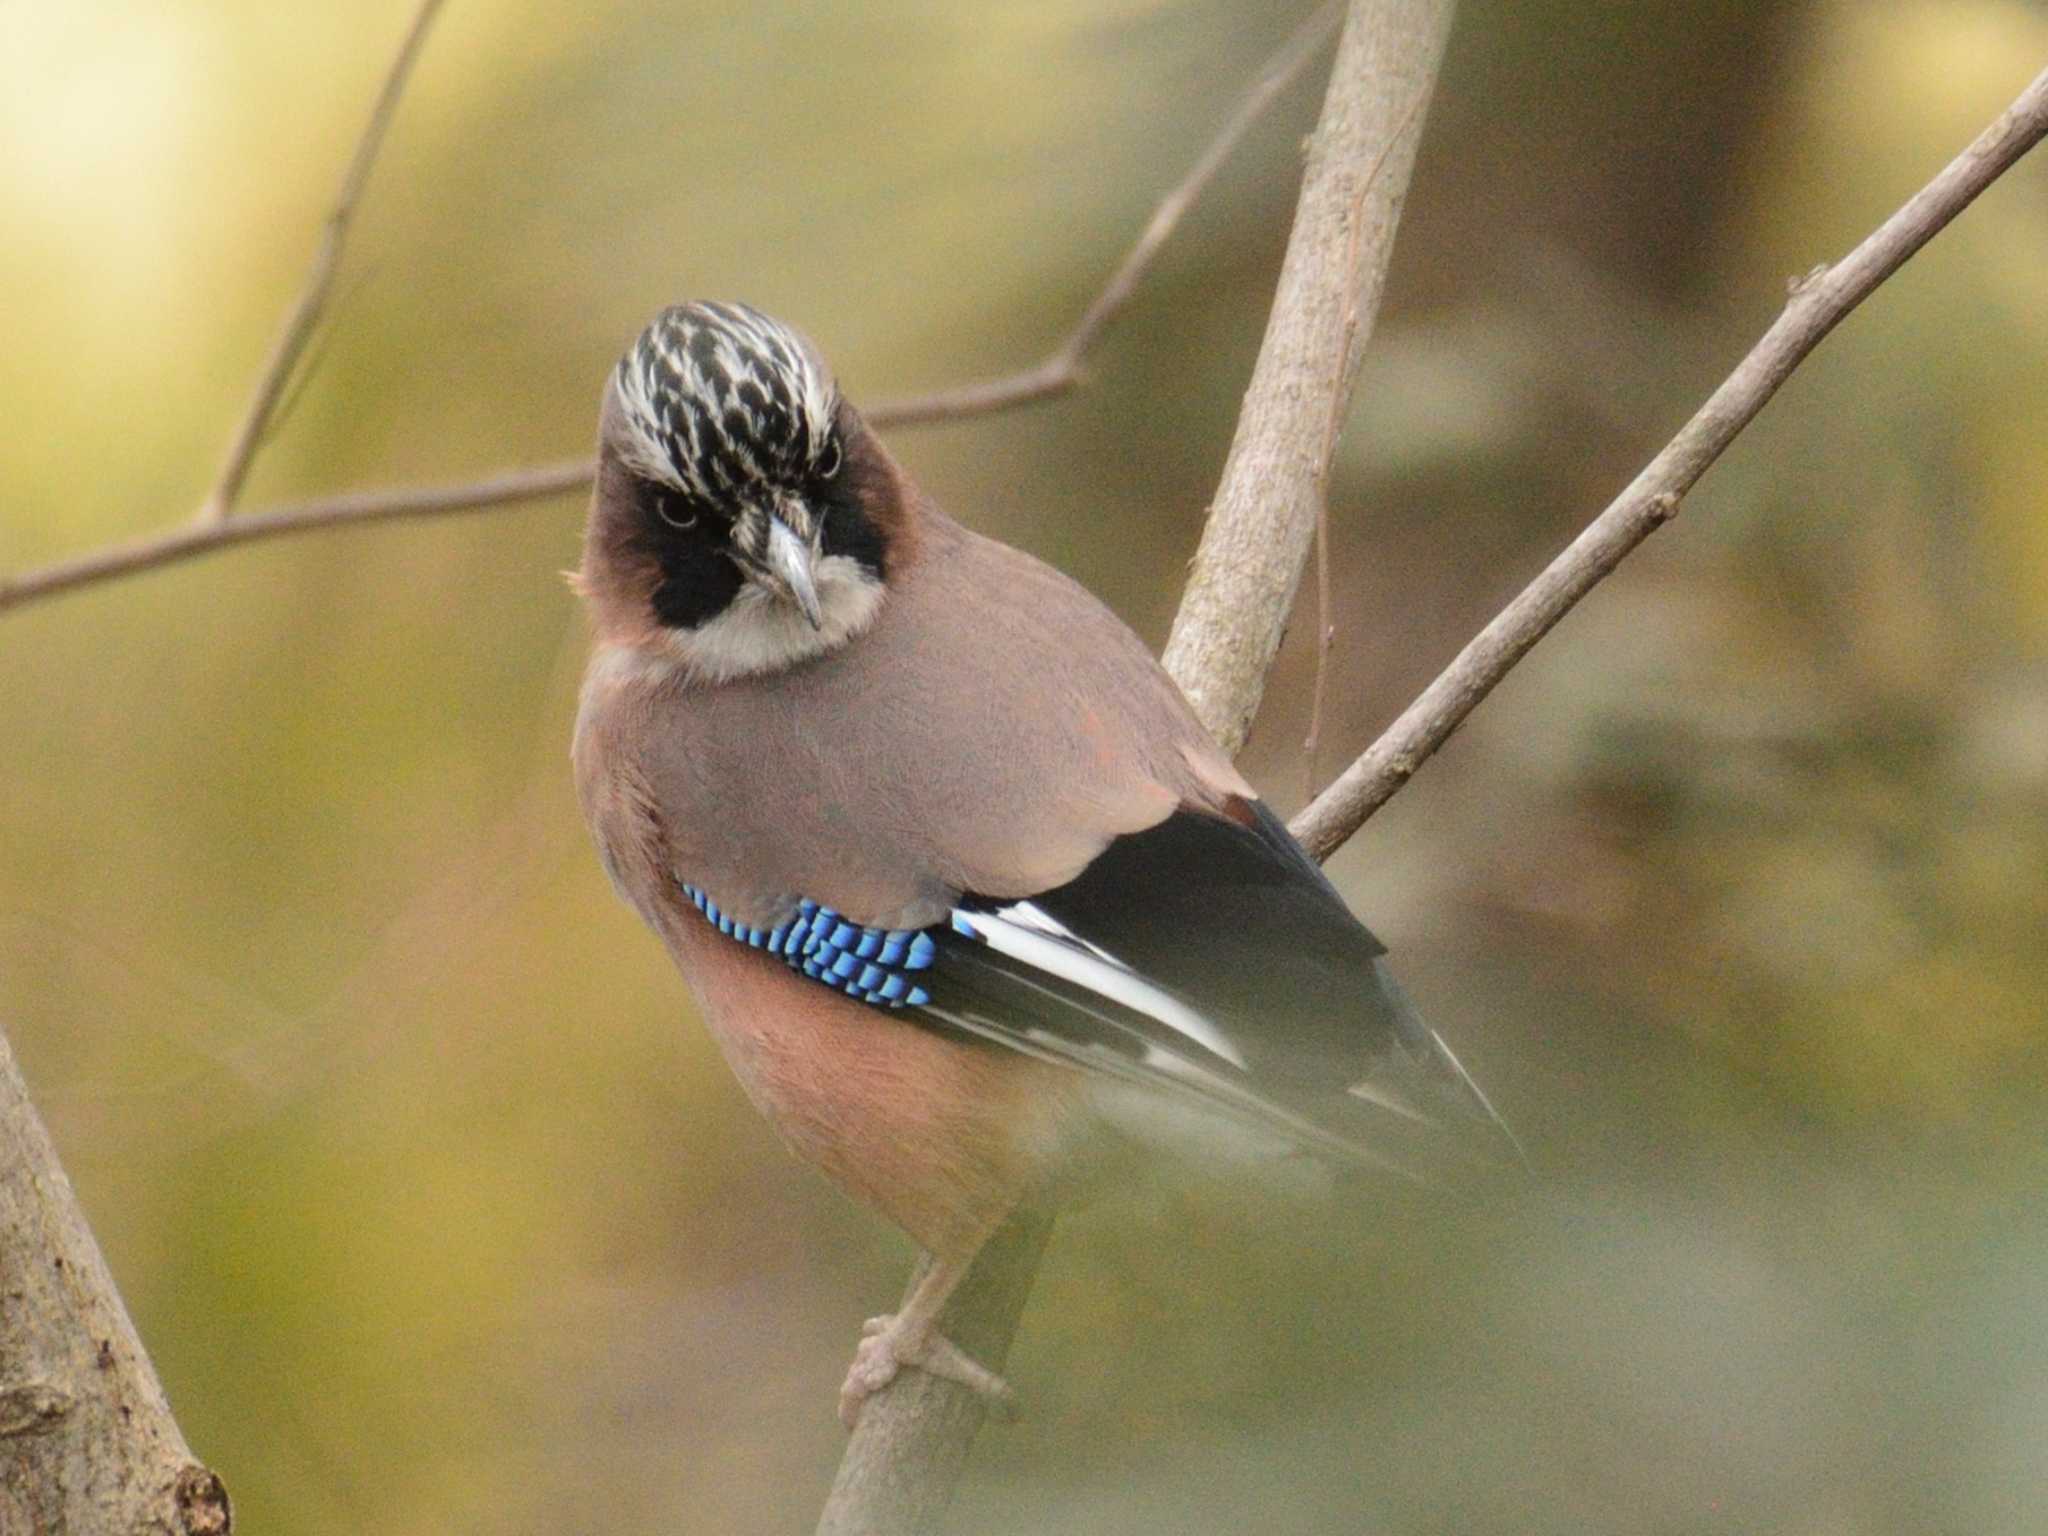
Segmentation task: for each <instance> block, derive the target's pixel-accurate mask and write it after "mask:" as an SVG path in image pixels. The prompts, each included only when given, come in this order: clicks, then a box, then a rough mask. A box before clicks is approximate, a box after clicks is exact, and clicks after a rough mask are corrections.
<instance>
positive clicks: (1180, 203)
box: [0, 0, 1337, 613]
mask: <svg viewBox="0 0 2048 1536" xmlns="http://www.w3.org/2000/svg"><path fill="white" fill-rule="evenodd" d="M439 3H440V0H428V3H426V4H423V5H422V6H421V8H420V11H419V13H418V15H417V16H416V17H415V18H414V23H413V30H412V32H411V33H409V34H408V35H407V38H406V44H405V50H406V51H405V52H402V53H401V55H400V57H399V60H398V62H397V63H396V64H394V65H393V67H392V71H391V74H390V76H389V78H388V79H387V80H386V82H385V90H384V95H383V96H382V97H381V98H380V99H379V102H378V110H377V111H376V112H375V113H373V114H372V116H371V131H370V132H368V133H366V134H365V136H364V139H363V143H362V145H361V146H360V147H359V148H358V150H357V154H356V161H355V163H354V165H353V166H352V167H351V169H350V174H349V176H348V178H347V180H346V181H344V183H343V196H342V199H341V201H340V202H339V203H337V205H336V210H335V215H334V216H330V219H329V224H328V235H327V239H326V241H325V242H323V244H322V247H321V256H320V258H319V259H318V260H317V261H316V263H315V267H314V272H313V275H312V277H311V278H309V280H308V283H307V289H306V293H305V294H304V295H303V296H302V297H301V299H300V303H299V309H298V310H297V311H295V313H294V315H293V318H292V320H291V321H290V322H288V323H287V325H286V327H285V331H284V333H283V335H281V336H280V337H279V338H278V347H277V350H276V352H275V353H274V354H273V356H272V359H271V364H270V366H269V367H267V368H266V369H265V375H264V381H263V383H262V384H260V385H259V386H258V389H257V395H256V400H255V401H254V402H253V403H252V405H251V408H250V415H249V419H248V421H245V422H244V424H243V431H242V433H240V434H239V435H238V437H237V439H236V441H237V447H236V450H235V452H234V453H233V454H231V456H230V459H229V465H228V469H224V470H223V471H222V479H221V486H217V487H216V489H215V491H214V493H213V495H212V496H211V497H209V498H208V502H207V505H206V506H205V507H204V508H202V510H201V512H200V514H199V516H198V517H197V518H196V519H195V520H194V521H192V522H190V523H188V524H186V525H184V526H182V527H178V528H173V529H171V530H170V531H168V532H165V533H155V534H146V535H144V536H142V537H140V538H136V539H130V540H128V541H126V542H125V543H120V544H114V545H109V546H107V547H105V548H102V549H97V550H92V551H89V552H87V553H86V554H83V555H78V556H74V557H72V558H71V559H68V560H60V561H56V562H53V563H52V564H49V565H46V566H40V567H37V568H35V569H32V570H27V571H22V572H19V573H17V574H15V575H13V576H0V613H4V612H6V610H8V609H9V608H13V607H18V606H20V605H22V604H24V603H30V602H35V601H37V600H38V599H41V598H46V597H55V596H57V595H58V594H59V593H63V592H70V591H73V590H75V589H77V588H79V587H85V586H91V585H93V584H94V583H97V582H102V581H111V580H114V579H115V578H117V577H121V576H132V575H136V574H138V573H140V572H142V571H150V570H155V569H157V568H158V567H160V566H165V565H172V564H176V563H177V562H179V561H184V560H192V559H196V558H198V557H200V556H202V555H208V554H214V553H217V552H218V551H220V550H224V549H230V548H233V547H234V546H236V545H238V544H247V543H253V542H255V541H256V540H259V539H269V538H276V537H279V536H281V535H284V534H295V533H307V532H312V531H314V530H317V529H323V528H337V527H343V526H346V525H348V524H351V523H377V522H395V521H400V520H403V519H408V518H419V517H445V516H448V515H450V514H454V513H461V512H482V511H488V510H491V509H493V508H498V507H506V506H512V505H515V504H517V503H519V502H523V501H536V500H540V499H542V498H545V497H549V496H560V495H565V494H567V493H569V492H572V491H580V490H584V489H586V488H587V487H588V486H589V484H590V480H591V476H592V475H593V474H594V473H595V469H596V466H595V464H594V463H593V462H592V461H591V460H590V459H587V458H586V459H562V460H558V461H556V462H555V463H552V464H540V465H535V466H532V467H531V468H527V469H521V470H510V471H507V472H506V473H504V474H500V475H495V476H493V477H491V478H489V479H486V480H476V481H463V482H457V483H454V484H449V485H441V486H397V487H392V488H389V489H379V490H361V491H350V492H345V493H343V494H340V495H335V496H322V497H316V498H313V499H311V500H307V501H300V502H289V503H286V504H285V505H283V506H278V507H272V508H269V509H267V510H265V511H262V512H251V513H248V514H245V515H242V516H238V517H234V518H229V517H227V516H226V515H225V513H226V509H227V507H228V505H229V504H230V503H231V502H232V500H233V497H234V495H235V493H236V491H237V490H238V489H239V487H240V484H241V479H242V476H243V475H244V474H246V472H247V470H248V464H249V460H250V459H251V458H253V456H254V454H255V450H256V447H257V446H258V444H259V443H260V442H261V438H262V425H263V421H264V420H268V418H269V417H270V415H271V414H272V413H274V411H275V409H276V401H277V397H278V395H279V393H280V392H281V390H282V389H283V388H284V386H285V382H286V380H287V378H288V377H289V375H290V372H291V366H292V361H293V360H294V359H296V358H297V357H298V355H299V354H300V352H301V351H303V349H304V345H305V339H306V335H307V334H310V331H311V326H312V318H313V317H317V315H318V312H319V309H320V306H321V305H322V304H323V303H324V302H325V298H326V293H327V289H328V286H329V284H330V283H331V281H332V277H333V266H334V262H335V260H336V259H338V257H339V254H340V240H341V237H342V236H344V235H345V234H346V232H347V223H348V213H349V212H350V211H352V209H353V207H354V204H355V200H356V198H357V196H358V195H359V194H360V193H361V191H362V183H363V181H364V180H365V179H367V177H368V175H369V169H370V163H371V160H372V159H373V158H374V156H375V153H376V146H377V144H378V142H379V141H380V140H381V138H382V134H383V124H384V122H385V121H387V120H388V118H389V116H390V108H391V107H392V106H393V105H394V104H395V103H396V101H397V93H398V90H399V89H400V88H402V86H403V84H404V80H405V76H406V73H407V71H408V70H409V68H410V58H411V56H412V55H413V54H416V53H417V51H418V44H419V41H420V39H421V38H422V37H423V36H424V31H425V25H426V23H427V22H428V21H429V20H431V19H432V14H433V12H434V10H435V9H436V8H437V7H438V5H439ZM1336 21H1337V8H1336V7H1335V6H1334V5H1330V6H1325V7H1324V8H1323V9H1322V10H1319V11H1317V12H1316V13H1315V14H1314V15H1313V16H1311V17H1310V18H1309V19H1308V21H1307V22H1305V23H1303V25H1302V26H1301V27H1300V28H1298V29H1297V30H1296V31H1295V33H1294V35H1293V36H1292V37H1290V38H1289V39H1288V40H1287V42H1286V43H1285V44H1284V45H1283V46H1282V47H1281V48H1280V50H1279V51H1278V52H1277V53H1275V54H1274V55H1273V57H1272V58H1271V59H1270V60H1268V61H1267V64H1266V67H1265V69H1264V70H1262V71H1261V72H1260V75H1259V78H1258V80H1257V81H1256V82H1255V83H1254V84H1253V85H1252V87H1251V89H1250V90H1248V91H1247V92H1246V93H1245V95H1244V98H1243V100H1241V101H1240V102H1239V103H1238V105H1237V107H1236V109H1235V110H1233V111H1232V113H1231V115H1230V117H1229V118H1228V119H1227V120H1226V121H1225V122H1224V124H1223V126H1222V127H1221V128H1220V129H1218V130H1217V133H1216V136H1215V137H1214V138H1213V139H1211V140H1210V141H1209V143H1208V145H1207V147H1206V148H1204V149H1203V151H1202V153H1201V155H1200V157H1199V158H1197V159H1196V161H1195V163H1194V165H1193V166H1191V167H1190V168H1189V170H1188V173H1187V174H1186V175H1185V176H1183V177H1182V178H1181V179H1180V181H1179V182H1177V183H1176V184H1175V185H1174V187H1173V189H1172V190H1171V191H1169V192H1168V193H1167V194H1166V196H1165V197H1164V198H1162V199H1161V200H1160V202H1159V205H1158V206H1157V207H1156V208H1155V209H1154V210H1153V213H1152V217H1151V219H1150V221H1149V222H1148V223H1147V224H1146V226H1145V230H1144V233H1143V234H1141V235H1140V236H1139V237H1138V239H1137V241H1136V243H1135V244H1133V245H1132V246H1131V248H1130V250H1129V251H1128V252H1127V253H1126V254H1125V256H1124V259H1123V261H1122V262H1121V263H1120V264H1119V265H1118V267H1117V269H1116V271H1115V272H1114V273H1112V274H1111V275H1110V278H1109V281H1108V282H1107V283H1106V284H1104V285H1103V288H1102V290H1101V291H1100V292H1099V293H1097V294H1096V296H1095V298H1094V300H1093V301H1092V302H1091V303H1090V304H1089V305H1088V308H1087V309H1086V310H1085V311H1083V312H1082V315H1081V318H1080V320H1079V321H1077V322H1076V323H1075V326H1074V328H1073V330H1072V331H1070V332H1068V334H1067V336H1066V339H1065V340H1063V341H1062V342H1061V343H1060V344H1059V345H1058V346H1057V347H1055V348H1053V350H1052V351H1051V352H1050V353H1048V354H1047V355H1046V357H1045V358H1044V359H1043V360H1042V361H1040V362H1037V363H1034V364H1032V365H1031V366H1030V367H1028V368H1024V369H1021V370H1019V371H1018V372H1016V373H1011V374H1006V375H1004V376H1003V377H1001V378H997V379H987V380H983V381H981V382H979V383H975V384H965V385H961V386H960V387H958V388H955V389H946V390H939V391H936V392H934V393H931V394H925V395H915V396H910V397H907V398H905V399H901V400H884V401H882V402H880V403H879V404H877V405H874V406H871V407H869V408H868V409H867V410H866V411H865V412H864V414H865V415H866V417H867V419H868V421H869V422H870V423H871V424H873V425H875V426H878V427H888V426H917V425H924V424H929V423H933V422H943V421H962V420H966V419H967V418H969V417H974V416H985V415H989V414H991V413H993V412H996V411H1004V410H1009V409H1012V408H1013V407H1016V406H1020V405H1027V404H1030V403H1031V402H1033V401H1037V400H1047V399H1051V398H1053V397H1055V396H1057V395H1063V394H1066V393H1068V392H1069V391H1070V390H1073V389H1075V388H1078V387H1079V386H1080V385H1081V383H1082V382H1083V381H1084V380H1085V378H1086V374H1085V372H1084V370H1083V364H1084V363H1085V362H1086V360H1087V357H1088V354H1089V353H1090V352H1091V351H1093V350H1094V348H1095V346H1096V343H1097V342H1099V341H1100V340H1101V339H1102V335H1103V333H1104V332H1105V331H1106V330H1107V329H1108V328H1109V325H1110V323H1111V322H1112V321H1113V320H1115V319H1116V317H1117V315H1118V314H1119V313H1121V312H1122V310H1123V308H1124V306H1125V305H1126V304H1128V303H1129V302H1130V300H1131V296H1132V295H1133V294H1134V293H1136V292H1137V290H1138V286H1139V284H1140V283H1141V282H1142V281H1143V280H1144V278H1145V276H1146V275H1147V274H1148V273H1149V272H1150V271H1151V269H1152V266H1153V264H1154V263H1155V262H1156V261H1157V260H1158V258H1159V253H1160V251H1161V250H1162V249H1163V248H1164V247H1165V245H1166V242H1167V241H1168V240H1169V239H1170V238H1171V237H1172V235H1173V233H1174V231H1175V230H1176V229H1177V228H1178V227H1179V225H1180V222H1181V219H1182V218H1183V217H1184V216H1185V215H1186V213H1187V211H1188V209H1190V208H1191V207H1193V206H1194V204H1195V203H1196V201H1197V200H1198V199H1199V198H1200V197H1201V195H1202V193H1203V192H1204V191H1206V190H1207V189H1208V186H1209V183H1210V182H1211V181H1212V180H1214V179H1215V175H1216V172H1217V170H1218V169H1219V168H1220V167H1221V166H1222V164H1223V162H1224V161H1225V160H1227V159H1228V158H1229V156H1230V153H1231V151H1233V150H1234V149H1236V148H1237V146H1238V144H1239V142H1240V141H1241V140H1242V139H1243V138H1244V136H1245V134H1246V133H1247V132H1248V131H1249V130H1250V129H1251V127H1252V125H1253V124H1254V123H1256V122H1257V121H1258V120H1259V118H1260V117H1262V116H1263V115H1264V114H1265V113H1266V112H1267V110H1268V109H1270V108H1271V106H1272V105H1273V102H1274V101H1275V99H1276V98H1278V97H1279V95H1280V93H1281V92H1282V91H1284V90H1285V89H1286V88H1287V87H1288V86H1289V85H1290V84H1292V83H1293V82H1294V81H1295V80H1296V79H1297V78H1299V77H1300V75H1301V72H1302V71H1303V70H1304V69H1306V68H1307V67H1308V64H1309V61H1310V60H1312V59H1313V58H1314V57H1315V56H1316V53H1317V51H1318V50H1319V49H1320V47H1321V45H1322V43H1323V42H1324V40H1325V39H1326V38H1327V37H1328V36H1329V33H1330V30H1331V29H1332V28H1333V27H1334V26H1335V25H1336ZM336 218H338V219H339V224H338V225H337V223H336ZM301 316H306V317H308V318H307V319H306V320H305V323H304V325H303V326H302V325H301V324H300V318H301ZM287 354H288V355H287ZM280 363H281V366H280ZM259 414H260V416H261V418H262V420H259V419H258V418H259ZM252 423H253V425H252ZM229 470H233V471H234V473H233V475H232V477H231V476H230V474H229ZM230 480H232V484H230ZM222 486H225V487H227V490H226V493H225V499H223V491H222V489H221V487H222Z"/></svg>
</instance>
